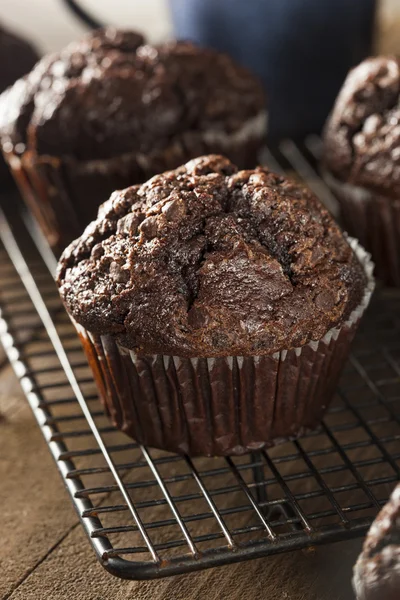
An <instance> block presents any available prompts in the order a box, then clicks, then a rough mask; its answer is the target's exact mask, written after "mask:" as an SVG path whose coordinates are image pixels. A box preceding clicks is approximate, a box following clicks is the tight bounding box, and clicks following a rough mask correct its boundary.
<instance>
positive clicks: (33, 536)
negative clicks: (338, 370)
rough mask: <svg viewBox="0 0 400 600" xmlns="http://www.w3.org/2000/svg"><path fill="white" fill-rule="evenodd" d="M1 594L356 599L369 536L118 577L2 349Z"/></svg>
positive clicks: (95, 598)
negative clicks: (89, 533)
mask: <svg viewBox="0 0 400 600" xmlns="http://www.w3.org/2000/svg"><path fill="white" fill-rule="evenodd" d="M0 364H1V365H2V366H1V369H0V414H1V419H0V482H1V485H0V507H1V510H0V531H1V544H0V598H1V599H2V600H5V599H8V598H11V599H12V600H17V599H18V600H41V599H42V598H43V599H49V600H58V599H60V600H61V599H63V600H64V599H65V598H68V599H71V600H72V599H73V600H78V599H79V600H80V599H82V600H109V599H113V600H114V599H115V600H122V599H128V598H135V599H137V600H170V599H171V600H192V599H193V600H194V599H203V598H207V600H214V599H215V600H217V599H218V600H223V599H225V598H226V599H228V598H229V600H247V599H248V600H256V599H258V598H259V599H264V598H265V599H268V600H275V599H276V600H278V599H279V600H280V599H287V600H301V599H304V600H314V599H315V600H317V599H318V600H348V599H351V598H354V596H353V594H352V591H351V585H350V578H351V567H352V565H353V563H354V561H355V559H356V556H357V554H358V552H359V550H360V546H361V541H360V540H353V541H350V542H342V543H337V544H332V545H327V546H322V547H319V548H317V549H315V550H308V551H299V552H292V553H287V554H283V555H279V556H274V557H270V558H264V559H258V560H254V561H250V562H246V563H239V564H236V565H232V566H228V567H220V568H218V569H211V570H207V571H202V572H199V573H195V574H190V575H184V576H177V577H172V578H168V579H164V580H159V581H154V582H153V581H150V582H133V581H122V580H118V579H116V578H114V577H112V576H111V575H109V574H108V573H107V572H106V571H105V570H104V569H103V568H102V567H101V566H100V564H98V563H97V560H96V558H95V555H94V553H93V551H92V549H91V547H90V544H89V542H88V540H87V538H86V536H85V534H84V532H83V529H82V527H81V526H80V524H79V521H78V518H77V516H76V514H75V512H74V510H73V508H72V505H71V502H70V499H69V497H68V495H67V492H66V491H65V490H64V488H63V484H62V481H61V478H60V476H59V474H58V471H57V468H56V466H55V465H54V463H53V460H52V458H51V456H50V453H49V451H48V449H47V447H46V444H45V442H44V440H43V438H42V434H41V432H40V430H39V428H38V426H37V425H36V422H35V420H34V417H33V415H32V413H31V410H30V408H29V406H28V403H27V402H26V400H25V398H24V396H23V393H22V391H21V389H20V386H19V383H18V382H17V380H16V378H15V376H14V374H13V371H12V369H11V367H10V366H9V365H8V364H7V363H6V362H4V359H3V360H1V358H0Z"/></svg>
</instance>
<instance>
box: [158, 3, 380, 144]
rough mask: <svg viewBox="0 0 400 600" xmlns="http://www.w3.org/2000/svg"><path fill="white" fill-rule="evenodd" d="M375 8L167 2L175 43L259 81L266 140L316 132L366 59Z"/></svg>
mask: <svg viewBox="0 0 400 600" xmlns="http://www.w3.org/2000/svg"><path fill="white" fill-rule="evenodd" d="M375 4H376V2H375V0H170V6H171V11H172V16H173V21H174V26H175V33H176V37H178V38H179V39H190V40H193V41H195V42H197V43H198V44H200V45H202V46H209V47H212V48H215V49H217V50H220V51H223V52H227V53H228V54H230V55H231V56H233V57H234V58H235V59H236V60H237V61H238V62H240V63H241V64H243V65H245V66H247V67H248V68H249V69H251V70H252V71H253V72H254V73H255V74H257V75H258V76H259V77H260V78H261V79H262V81H263V83H264V86H265V89H266V91H267V97H268V106H269V111H270V113H269V114H270V120H269V136H270V138H271V139H278V138H281V137H294V138H301V137H303V136H304V135H305V134H306V133H310V132H318V131H320V129H321V127H322V126H323V124H324V121H325V119H326V117H327V115H328V113H329V111H330V109H331V107H332V104H333V102H334V100H335V97H336V95H337V93H338V91H339V89H340V86H341V84H342V82H343V80H344V78H345V76H346V74H347V72H348V70H349V69H350V68H351V67H352V66H354V65H356V64H357V63H359V62H360V61H361V60H362V59H363V58H365V57H366V56H368V55H369V54H370V53H371V48H372V39H373V25H374V17H375Z"/></svg>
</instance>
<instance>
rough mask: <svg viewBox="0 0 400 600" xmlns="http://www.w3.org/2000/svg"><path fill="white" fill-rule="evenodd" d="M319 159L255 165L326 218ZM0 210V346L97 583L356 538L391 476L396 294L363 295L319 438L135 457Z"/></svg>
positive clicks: (34, 254)
mask: <svg viewBox="0 0 400 600" xmlns="http://www.w3.org/2000/svg"><path fill="white" fill-rule="evenodd" d="M318 151H319V140H318V138H310V139H309V140H308V141H307V144H306V146H305V147H304V148H302V150H301V151H300V149H299V148H298V147H297V146H296V145H295V144H294V143H293V142H290V141H287V142H284V143H282V144H281V145H280V148H279V151H278V152H277V153H276V154H274V155H272V154H271V153H270V152H269V151H268V150H266V151H265V155H264V160H265V161H266V163H268V164H269V165H270V166H271V168H273V169H275V170H282V169H285V170H290V171H291V172H292V174H294V175H295V176H296V177H298V178H300V179H303V180H305V181H306V182H307V183H308V185H309V186H310V187H311V188H312V189H313V190H314V191H315V192H316V193H317V194H318V195H319V196H320V198H321V199H322V200H323V201H324V202H325V203H326V204H328V205H329V206H330V208H331V209H332V210H333V211H334V210H335V200H334V198H333V197H332V196H331V194H330V192H329V190H327V188H326V187H325V186H324V184H323V182H322V181H321V180H320V179H319V177H318V175H317V174H316V172H315V171H314V169H313V167H312V159H313V155H314V158H315V155H316V154H318ZM277 157H278V159H277ZM277 160H278V162H277ZM3 200H4V202H3V204H4V210H5V213H7V215H8V217H7V218H6V217H5V215H0V216H1V217H2V218H1V219H0V240H1V246H0V281H1V291H0V307H1V320H0V338H1V341H2V343H3V345H4V347H5V349H6V352H7V354H8V357H9V359H10V361H11V363H12V365H13V367H14V370H15V373H16V375H17V376H18V378H19V380H20V382H21V385H22V387H23V389H24V392H25V394H26V397H27V399H28V401H29V403H30V405H31V407H32V410H33V412H34V414H35V417H36V419H37V421H38V423H39V426H40V428H41V430H42V432H43V435H44V437H45V439H46V441H47V443H48V445H49V448H50V451H51V453H52V455H53V457H54V459H55V461H56V463H57V466H58V468H59V471H60V473H61V475H62V477H63V480H64V482H65V484H66V487H67V489H68V491H69V493H70V496H71V498H72V502H73V504H74V506H75V508H76V510H77V513H78V515H79V518H80V520H81V522H82V525H83V527H84V529H85V531H86V533H87V535H88V537H89V539H90V542H91V544H92V546H93V548H94V550H95V552H96V554H97V557H98V559H99V561H100V562H101V564H102V565H103V566H104V567H105V568H106V569H107V570H108V571H110V572H111V573H113V574H114V575H117V576H119V577H124V578H132V579H144V578H154V577H162V576H167V575H172V574H174V573H184V572H189V571H194V570H197V569H202V568H206V567H211V566H217V565H222V564H226V563H231V562H234V561H241V560H246V559H249V558H256V557H260V556H267V555H270V554H274V553H278V552H285V551H288V550H292V549H295V548H305V547H309V546H313V545H315V544H322V543H325V542H331V541H338V540H344V539H347V538H351V537H354V536H358V535H361V534H362V533H364V532H365V530H366V529H367V527H368V526H369V524H370V523H371V521H372V520H373V518H374V517H375V515H376V513H377V512H378V510H379V509H380V507H381V506H382V504H383V503H384V502H385V501H386V500H387V498H388V496H389V494H390V491H391V489H392V488H393V487H394V485H395V482H396V481H397V480H398V479H399V475H400V410H399V409H400V294H399V292H396V291H389V290H384V289H380V290H378V292H377V293H376V294H375V297H374V299H373V301H372V303H371V307H370V309H369V310H368V314H367V317H366V318H365V319H364V321H363V324H362V326H361V328H360V331H359V333H358V335H357V337H356V340H355V343H354V346H353V352H352V355H351V357H350V360H349V361H348V364H347V366H346V368H345V371H344V373H343V376H342V379H341V382H340V385H339V388H338V390H337V393H336V396H335V399H334V402H333V405H332V408H331V410H330V412H329V414H328V415H327V417H326V418H325V420H324V422H323V423H322V425H321V427H320V428H319V429H318V430H316V431H314V432H313V433H312V434H309V435H307V436H304V437H302V438H301V439H299V440H297V441H294V442H288V443H285V444H282V445H280V446H277V447H276V448H273V449H271V450H269V451H268V452H257V453H253V454H251V455H247V456H243V457H238V458H213V459H208V458H199V459H190V458H189V457H187V456H177V455H173V454H169V453H166V452H161V451H158V450H152V449H149V448H144V447H141V446H138V445H137V444H135V443H134V442H133V441H132V440H130V439H129V438H127V437H126V436H125V435H124V434H122V433H120V432H118V431H117V430H116V429H115V428H114V427H113V426H112V425H111V424H110V422H109V421H108V419H107V417H106V416H105V415H104V414H103V410H102V408H101V405H100V403H99V400H98V397H97V394H96V390H95V387H94V384H93V380H92V377H91V374H90V371H89V369H88V366H87V363H86V360H85V358H84V355H83V353H82V350H81V347H80V343H79V340H78V338H77V336H76V334H75V331H74V329H73V327H72V325H71V323H70V321H69V319H68V317H67V315H66V313H65V311H64V309H63V307H62V305H61V302H60V300H59V297H58V293H57V290H56V287H55V285H54V283H53V280H52V277H51V274H50V271H51V270H52V269H53V268H54V264H55V261H54V257H53V256H52V255H51V253H50V252H49V249H48V248H47V247H46V245H45V243H44V242H43V240H42V238H41V236H40V234H39V233H38V231H37V228H36V226H35V224H34V223H33V222H32V220H31V218H30V217H29V216H27V215H25V217H24V218H25V221H24V222H23V221H22V220H21V218H20V215H17V219H15V217H13V216H12V215H11V216H10V211H9V210H8V209H7V204H9V200H8V201H7V197H4V198H3ZM12 204H14V203H12ZM10 223H11V225H10Z"/></svg>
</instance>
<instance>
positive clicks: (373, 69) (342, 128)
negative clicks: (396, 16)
mask: <svg viewBox="0 0 400 600" xmlns="http://www.w3.org/2000/svg"><path fill="white" fill-rule="evenodd" d="M399 94H400V64H399V59H397V58H396V57H394V56H379V57H375V58H369V59H367V60H365V61H363V62H362V63H361V64H360V65H358V67H356V68H355V69H353V70H352V71H350V73H349V75H348V76H347V79H346V81H345V83H344V85H343V88H342V90H341V91H340V93H339V96H338V98H337V100H336V104H335V106H334V109H333V112H332V114H331V116H330V117H329V119H328V122H327V125H326V127H325V133H324V149H325V151H324V158H325V164H326V166H327V167H328V168H329V170H330V171H331V172H332V173H333V174H334V175H335V176H336V177H338V178H339V179H340V180H341V181H344V182H347V183H352V184H354V185H358V186H361V187H364V186H365V187H367V188H371V189H374V190H376V191H377V192H378V193H383V194H384V195H389V196H394V197H398V195H399V193H400V98H399Z"/></svg>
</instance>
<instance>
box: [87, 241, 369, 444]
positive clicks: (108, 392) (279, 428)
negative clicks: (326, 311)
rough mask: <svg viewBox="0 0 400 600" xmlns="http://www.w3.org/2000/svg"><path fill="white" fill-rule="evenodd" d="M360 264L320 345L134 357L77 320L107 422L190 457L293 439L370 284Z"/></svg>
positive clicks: (311, 414)
mask: <svg viewBox="0 0 400 600" xmlns="http://www.w3.org/2000/svg"><path fill="white" fill-rule="evenodd" d="M349 243H350V245H351V247H352V248H353V250H354V252H355V253H356V255H357V257H358V259H359V261H360V262H361V264H362V265H363V267H364V270H365V273H366V277H367V285H366V288H365V291H364V295H363V298H362V301H361V302H360V304H359V305H358V306H357V307H356V308H355V310H353V312H352V313H351V315H350V317H349V318H348V319H347V321H346V322H345V323H344V324H343V325H342V326H341V327H335V328H333V329H330V330H329V331H328V332H327V333H326V334H325V335H324V337H323V338H322V339H321V340H319V341H312V342H309V343H308V344H305V345H304V346H302V347H301V348H291V349H287V350H282V351H281V352H276V353H274V354H272V355H264V356H227V357H219V358H206V357H199V358H185V357H179V356H166V355H151V356H143V355H139V354H137V353H136V352H134V351H133V350H129V349H128V348H124V347H123V346H121V345H120V344H118V342H116V341H115V339H114V338H113V337H112V336H111V335H97V334H93V333H90V332H89V331H87V330H86V329H85V328H83V327H82V326H81V325H79V324H77V323H75V325H76V328H77V330H78V333H79V336H80V338H81V341H82V344H83V347H84V350H85V352H86V354H87V357H88V359H89V363H90V365H91V367H92V370H93V374H94V378H95V380H96V383H97V386H98V389H99V392H100V396H101V398H102V401H103V403H104V406H105V408H106V411H107V413H108V414H109V415H110V417H111V419H112V421H113V423H114V424H115V426H116V427H117V428H119V429H121V430H122V431H124V432H125V433H127V434H128V435H129V436H131V437H132V438H134V439H135V440H136V441H137V442H139V443H141V444H145V445H148V446H153V447H155V448H161V449H163V450H168V451H171V452H176V453H187V454H189V455H192V456H197V455H205V456H224V455H238V454H244V453H246V452H249V451H254V450H259V449H261V448H264V447H269V446H272V445H274V444H277V443H279V442H282V441H285V440H290V439H295V438H296V437H298V436H300V435H302V434H304V433H305V432H307V431H308V430H311V429H313V428H315V427H316V426H317V425H318V424H319V423H320V421H321V419H322V417H323V415H324V413H325V411H326V409H327V407H328V405H329V402H330V400H331V398H332V396H333V393H334V390H335V388H336V385H337V382H338V379H339V376H340V373H341V370H342V367H343V365H344V363H345V361H346V359H347V356H348V354H349V349H350V344H351V342H352V340H353V337H354V334H355V332H356V329H357V327H358V324H359V321H360V319H361V317H362V315H363V313H364V311H365V309H366V308H367V306H368V304H369V301H370V298H371V294H372V292H373V289H374V280H373V276H372V271H373V263H372V262H371V260H370V255H369V254H368V253H367V252H365V250H364V249H363V248H362V247H361V246H360V245H359V243H358V242H357V240H354V239H351V238H349Z"/></svg>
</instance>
